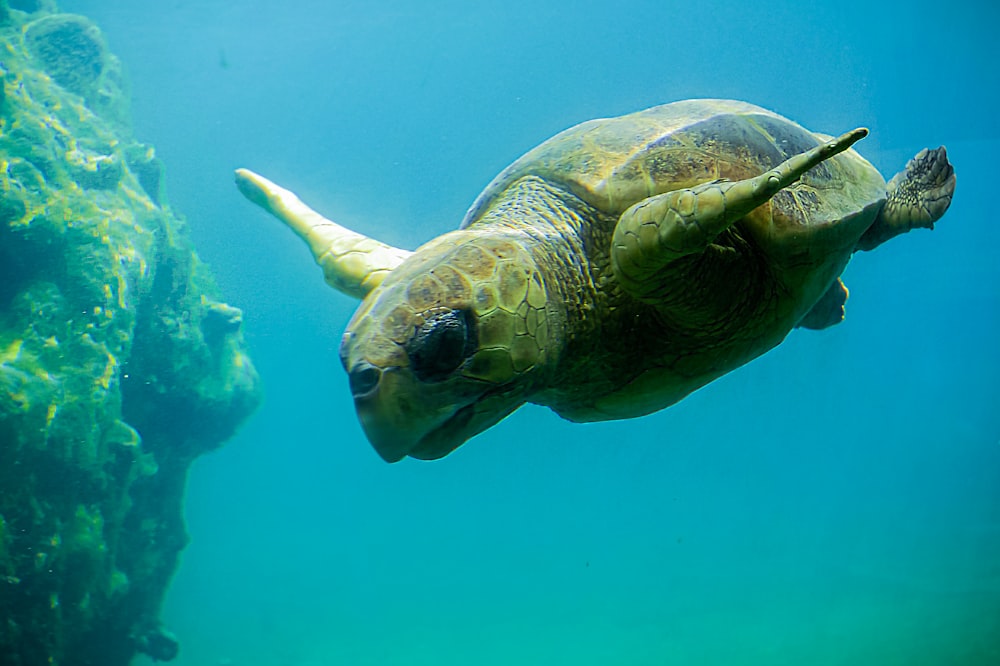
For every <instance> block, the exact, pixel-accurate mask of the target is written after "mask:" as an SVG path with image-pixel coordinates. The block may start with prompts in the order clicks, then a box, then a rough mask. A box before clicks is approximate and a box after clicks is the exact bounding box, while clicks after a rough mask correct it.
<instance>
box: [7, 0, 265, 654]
mask: <svg viewBox="0 0 1000 666" xmlns="http://www.w3.org/2000/svg"><path fill="white" fill-rule="evenodd" d="M0 43H3V44H4V54H3V58H2V59H0V83H2V87H0V90H2V94H0V609H2V611H3V612H2V613H0V655H2V659H0V661H2V663H3V664H4V665H5V666H35V665H37V664H56V665H61V666H78V665H79V666H82V665H84V664H101V665H103V666H115V665H118V664H127V663H128V662H129V661H130V660H131V658H132V657H133V656H134V655H135V654H136V652H137V651H144V652H146V653H148V654H150V655H151V656H153V657H154V658H156V659H158V660H167V659H170V658H172V657H173V656H174V655H175V654H176V652H177V641H176V639H174V638H173V637H172V636H171V634H170V633H169V632H168V631H167V630H166V629H164V628H163V627H161V626H160V622H159V618H158V615H159V608H160V604H161V601H162V598H163V594H164V592H165V590H166V587H167V585H168V583H169V581H170V577H171V575H172V574H173V571H174V569H175V567H176V565H177V556H178V553H179V552H180V550H181V549H183V547H184V546H185V544H186V541H187V535H186V532H185V529H184V524H183V520H182V514H181V502H182V499H183V491H184V484H185V480H186V475H187V470H188V467H189V465H190V463H191V462H192V461H193V460H194V458H195V457H197V456H198V455H200V454H202V453H204V452H205V451H208V450H211V449H213V448H215V447H217V446H219V445H221V443H222V442H223V441H224V440H225V439H226V438H228V437H229V436H231V435H232V434H233V432H234V431H235V429H236V428H237V427H238V425H239V424H240V423H241V422H242V421H243V420H244V419H245V418H246V416H247V415H248V414H249V413H250V412H251V411H252V410H253V409H254V408H255V407H256V405H257V403H258V401H259V387H258V379H257V375H256V373H255V371H254V369H253V365H252V364H251V362H250V360H249V358H248V357H247V355H246V352H245V349H244V345H243V340H242V337H241V333H240V324H241V313H240V311H239V310H237V309H236V308H233V307H230V306H228V305H225V304H224V303H222V302H221V301H220V298H219V295H218V293H217V290H216V287H215V285H214V283H213V281H212V278H211V276H210V275H209V274H208V272H207V270H206V268H205V266H204V265H203V264H202V263H201V262H200V261H199V260H198V257H197V256H196V255H195V253H194V251H193V249H192V246H191V243H190V241H189V239H188V236H187V233H186V230H185V225H184V221H183V220H182V219H181V218H180V217H178V216H177V215H176V214H175V213H173V212H172V211H171V210H170V209H169V207H168V205H167V202H166V198H165V196H164V192H163V165H162V164H161V163H160V161H159V160H158V159H156V157H155V154H154V153H153V150H152V149H151V148H150V147H148V146H145V145H142V144H139V143H137V142H135V141H134V140H133V139H132V138H131V136H130V131H129V129H128V125H127V123H128V111H127V109H128V107H127V99H126V98H125V96H124V94H123V92H122V91H123V89H124V85H123V83H122V77H121V69H120V67H119V66H118V63H117V60H116V59H115V58H114V56H112V55H111V54H110V53H108V51H107V48H106V46H105V43H104V40H103V38H102V36H101V33H100V31H99V30H98V29H97V27H96V26H94V25H93V24H92V23H91V22H90V21H89V20H87V19H86V18H84V17H81V16H73V15H67V14H60V13H58V11H57V10H56V8H55V6H54V4H53V3H52V2H51V0H41V1H40V2H30V1H28V0H20V1H14V0H0Z"/></svg>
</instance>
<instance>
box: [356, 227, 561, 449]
mask: <svg viewBox="0 0 1000 666" xmlns="http://www.w3.org/2000/svg"><path fill="white" fill-rule="evenodd" d="M546 305H547V298H546V289H545V283H544V278H543V276H542V274H541V273H540V272H539V270H538V267H537V266H536V264H535V262H534V260H533V259H532V257H531V255H530V253H529V252H528V250H526V249H525V248H524V246H523V245H522V244H520V243H518V242H516V240H515V239H514V238H509V237H503V236H484V235H482V234H481V233H476V232H472V231H456V232H452V233H449V234H445V235H444V236H441V237H439V238H437V239H435V240H433V241H431V242H430V243H428V244H426V245H424V246H423V247H421V248H420V249H418V250H417V252H416V253H414V254H413V255H412V256H411V257H410V258H408V259H407V260H406V261H405V262H403V263H402V264H401V265H400V266H398V267H397V268H395V269H394V270H393V271H392V272H391V273H390V274H389V275H388V276H387V277H386V278H385V280H384V282H382V284H381V285H380V286H379V287H377V288H375V289H374V290H373V291H371V293H369V294H368V295H367V297H365V299H364V301H363V302H362V304H361V307H360V308H359V309H358V311H357V312H356V313H355V315H354V317H353V318H352V319H351V322H350V323H349V324H348V326H347V331H346V333H345V334H344V338H343V342H342V343H341V349H340V355H341V360H342V361H343V363H344V367H345V369H346V370H347V372H348V376H349V378H350V385H351V391H352V393H353V394H354V401H355V406H356V408H357V412H358V417H359V418H360V420H361V424H362V426H363V428H364V430H365V433H366V434H367V435H368V438H369V440H370V441H371V443H372V444H373V446H374V447H375V449H376V451H378V453H379V455H381V456H382V457H383V458H384V459H385V460H387V461H390V462H394V461H396V460H399V459H401V458H403V457H404V456H407V455H410V456H413V457H415V458H422V459H433V458H440V457H442V456H444V455H447V454H448V453H450V452H451V451H453V450H454V449H455V448H457V447H458V446H459V445H461V444H462V443H463V442H465V441H466V440H467V439H469V438H470V437H472V436H473V435H476V434H478V433H480V432H482V431H483V430H485V429H487V428H489V427H490V426H492V425H494V424H495V423H497V422H498V421H500V420H501V419H503V418H504V417H505V416H507V415H508V414H510V413H511V412H512V411H514V410H515V409H517V408H518V407H519V406H520V405H521V404H523V403H524V401H525V398H526V396H527V394H528V393H529V392H530V391H531V389H532V387H533V386H534V385H536V384H537V382H538V380H539V378H540V376H541V375H542V374H543V372H544V368H545V367H546V364H547V362H549V361H550V360H551V353H550V345H549V337H550V336H549V324H548V316H547V313H546Z"/></svg>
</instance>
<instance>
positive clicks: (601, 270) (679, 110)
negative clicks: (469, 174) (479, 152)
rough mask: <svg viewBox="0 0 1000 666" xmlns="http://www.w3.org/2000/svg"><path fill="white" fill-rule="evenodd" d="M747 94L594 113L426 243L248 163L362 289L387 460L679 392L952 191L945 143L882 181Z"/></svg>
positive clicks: (774, 332)
mask: <svg viewBox="0 0 1000 666" xmlns="http://www.w3.org/2000/svg"><path fill="white" fill-rule="evenodd" d="M866 134H867V130H865V129H856V130H854V131H851V132H848V133H846V134H844V135H842V136H840V137H838V138H835V139H834V138H832V137H829V136H826V135H822V134H816V133H813V132H810V131H808V130H805V129H803V128H802V127H801V126H799V125H797V124H795V123H794V122H792V121H790V120H787V119H786V118H783V117H781V116H779V115H777V114H775V113H772V112H770V111H767V110H765V109H762V108H760V107H757V106H753V105H751V104H747V103H744V102H737V101H728V100H689V101H682V102H676V103H673V104H665V105H662V106H657V107H654V108H651V109H647V110H645V111H640V112H637V113H633V114H630V115H626V116H622V117H619V118H610V119H599V120H591V121H589V122H585V123H582V124H580V125H577V126H575V127H572V128H570V129H568V130H566V131H564V132H562V133H560V134H558V135H556V136H555V137H553V138H551V139H549V140H548V141H546V142H545V143H542V144H541V145H540V146H538V147H537V148H535V149H533V150H531V151H529V152H528V153H527V154H525V155H524V156H523V157H521V158H520V159H519V160H517V161H516V162H514V163H513V164H512V165H511V166H510V167H508V168H507V169H506V170H504V171H503V172H502V173H501V174H500V175H499V176H497V177H496V179H494V180H493V182H492V183H490V185H489V186H488V187H487V188H486V190H485V191H484V192H483V193H482V194H481V195H480V196H479V198H478V199H477V200H476V201H475V203H474V204H473V205H472V207H471V209H470V210H469V212H468V213H467V214H466V216H465V220H464V221H463V222H462V225H461V228H460V229H459V230H458V231H452V232H449V233H446V234H444V235H442V236H440V237H438V238H435V239H433V240H431V241H430V242H428V243H427V244H425V245H423V246H421V247H420V248H418V249H417V250H416V251H415V252H412V253H410V252H407V251H404V250H399V249H396V248H393V247H390V246H388V245H385V244H382V243H380V242H378V241H375V240H372V239H370V238H367V237H365V236H361V235H360V234H356V233H354V232H351V231H348V230H347V229H344V228H343V227H340V226H338V225H336V224H334V223H333V222H331V221H329V220H327V219H325V218H323V217H322V216H320V215H319V214H318V213H316V212H314V211H312V210H311V209H309V208H308V207H306V206H305V204H303V203H302V202H301V201H300V200H299V199H298V198H297V197H296V196H295V195H294V194H292V193H291V192H289V191H287V190H284V189H282V188H280V187H278V186H277V185H275V184H274V183H271V182H270V181H268V180H266V179H264V178H263V177H261V176H259V175H257V174H255V173H253V172H250V171H247V170H245V169H241V170H239V171H237V176H236V180H237V184H238V186H239V187H240V189H241V191H242V192H243V194H245V195H246V196H247V197H248V198H249V199H250V200H252V201H253V202H254V203H256V204H258V205H260V206H262V207H263V208H264V209H265V210H267V211H269V212H270V213H272V214H274V215H275V216H277V217H278V218H279V219H281V220H282V221H284V222H285V223H286V224H288V225H289V226H290V227H291V228H292V230H293V231H295V233H297V234H298V235H299V236H300V237H302V238H303V239H304V240H305V241H306V242H307V243H308V244H309V247H310V248H311V250H312V253H313V255H314V256H315V258H316V261H317V262H318V263H319V264H320V265H321V266H322V268H323V270H324V272H325V274H326V278H327V281H328V282H329V283H330V284H331V285H332V286H334V287H335V288H337V289H339V290H341V291H343V292H345V293H347V294H350V295H352V296H355V297H358V298H361V299H362V303H361V307H360V308H359V309H358V310H357V312H356V314H355V315H354V317H353V318H352V319H351V321H350V323H349V324H348V325H347V332H346V333H345V334H344V337H343V340H342V343H341V347H340V357H341V360H342V362H343V365H344V368H345V369H346V370H347V373H348V376H349V383H350V387H351V391H352V393H353V396H354V400H355V406H356V408H357V412H358V416H359V418H360V420H361V424H362V427H363V428H364V430H365V433H366V434H367V436H368V439H369V440H370V441H371V443H372V444H373V445H374V447H375V450H376V451H377V452H378V453H379V454H380V455H381V456H382V458H384V459H385V460H387V461H390V462H393V461H397V460H399V459H401V458H403V457H405V456H407V455H409V456H412V457H414V458H420V459H434V458H440V457H442V456H445V455H447V454H448V453H450V452H451V451H453V450H454V449H455V448H457V447H458V446H459V445H461V444H462V443H463V442H465V441H466V440H467V439H469V438H470V437H472V436H474V435H476V434H478V433H480V432H482V431H483V430H486V429H487V428H489V427H491V426H492V425H494V424H496V423H497V422H498V421H500V420H501V419H503V418H504V417H506V416H507V415H509V414H510V413H511V412H513V411H514V410H515V409H517V408H518V407H519V406H521V405H522V404H524V403H525V402H533V403H537V404H542V405H547V406H549V407H550V408H552V409H553V410H555V411H556V412H557V413H559V414H560V415H561V416H563V417H565V418H567V419H569V420H571V421H598V420H605V419H624V418H630V417H635V416H641V415H644V414H649V413H651V412H655V411H657V410H659V409H662V408H664V407H666V406H668V405H671V404H673V403H675V402H677V401H678V400H680V399H681V398H683V397H684V396H686V395H688V394H689V393H691V392H692V391H694V390H695V389H697V388H699V387H701V386H704V385H705V384H707V383H708V382H710V381H712V380H713V379H716V378H717V377H719V376H720V375H723V374H725V373H726V372H729V371H730V370H733V369H734V368H737V367H738V366H740V365H743V364H744V363H746V362H748V361H750V360H751V359H753V358H755V357H757V356H759V355H761V354H763V353H764V352H766V351H767V350H769V349H771V348H772V347H774V346H775V345H777V344H778V343H779V342H781V340H782V339H783V338H784V337H785V336H786V335H787V334H788V333H789V331H791V330H792V329H793V328H795V327H796V326H801V327H805V328H813V329H818V328H825V327H827V326H831V325H833V324H836V323H837V322H839V321H840V320H841V319H842V318H843V316H844V303H845V300H846V298H847V289H846V288H845V287H844V285H843V283H842V282H841V281H840V279H839V276H840V274H841V272H842V271H843V270H844V267H845V266H846V264H847V262H848V260H849V259H850V258H851V255H852V254H853V253H854V252H855V251H857V250H871V249H873V248H875V247H876V246H878V245H880V244H881V243H883V242H885V241H886V240H889V239H890V238H892V237H894V236H896V235H898V234H901V233H904V232H906V231H909V230H910V229H912V228H916V227H926V228H931V227H932V226H933V224H934V222H935V221H936V220H937V219H938V218H940V217H941V216H942V215H943V214H944V212H945V210H946V209H947V208H948V206H949V204H950V203H951V197H952V193H953V192H954V188H955V175H954V170H953V169H952V167H951V165H950V164H949V163H948V158H947V155H946V153H945V149H944V148H943V147H941V148H938V149H936V150H926V149H925V150H923V151H921V152H920V153H919V154H918V155H917V156H916V157H914V158H913V159H912V160H910V162H909V163H908V164H907V166H906V169H905V170H904V171H903V172H901V173H900V174H898V175H896V177H894V178H893V179H892V180H891V181H890V182H889V183H888V184H886V182H885V180H884V179H883V178H882V176H881V175H880V174H879V172H878V171H877V170H876V169H875V168H874V167H873V166H872V165H871V164H869V163H868V162H867V161H866V160H865V159H864V158H862V157H861V156H860V155H858V154H857V153H856V152H854V151H853V150H851V149H850V146H851V145H852V144H853V143H854V142H855V141H857V140H858V139H861V138H862V137H864V136H865V135H866Z"/></svg>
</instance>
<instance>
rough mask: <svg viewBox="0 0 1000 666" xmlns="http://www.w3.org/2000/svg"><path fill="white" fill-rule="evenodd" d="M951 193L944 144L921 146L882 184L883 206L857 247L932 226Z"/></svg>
mask: <svg viewBox="0 0 1000 666" xmlns="http://www.w3.org/2000/svg"><path fill="white" fill-rule="evenodd" d="M954 194H955V169H954V168H953V167H952V166H951V163H950V162H949V161H948V153H947V151H946V150H945V148H944V146H941V147H939V148H935V149H934V150H929V149H927V148H924V149H923V150H921V151H920V152H919V153H917V155H916V157H914V158H913V159H911V160H910V161H909V162H907V164H906V168H905V169H903V170H902V171H900V172H899V173H897V174H896V175H895V176H893V177H892V180H890V181H889V184H888V185H886V201H885V206H883V207H882V211H881V212H880V213H879V216H878V217H877V218H875V222H874V224H872V226H871V228H870V229H868V231H867V232H865V235H864V236H862V237H861V240H860V241H859V242H858V246H857V249H859V250H874V249H875V248H876V247H878V246H879V245H881V244H882V243H884V242H886V241H887V240H889V239H890V238H893V237H895V236H898V235H899V234H905V233H906V232H907V231H909V230H910V229H916V228H918V227H919V228H924V229H933V228H934V223H935V222H937V221H938V220H939V219H941V216H942V215H944V213H945V211H946V210H948V206H950V205H951V198H952V196H953V195H954Z"/></svg>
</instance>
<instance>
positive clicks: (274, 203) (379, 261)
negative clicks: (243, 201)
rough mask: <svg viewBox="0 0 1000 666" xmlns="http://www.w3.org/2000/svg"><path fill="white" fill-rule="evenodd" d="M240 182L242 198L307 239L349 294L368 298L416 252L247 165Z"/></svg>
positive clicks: (326, 271)
mask: <svg viewBox="0 0 1000 666" xmlns="http://www.w3.org/2000/svg"><path fill="white" fill-rule="evenodd" d="M236 186H237V187H238V188H239V190H240V192H242V193H243V196H245V197H246V198H247V199H249V200H250V201H252V202H254V203H255V204H257V205H258V206H260V207H261V208H263V209H264V210H266V211H267V212H269V213H270V214H271V215H274V216H275V217H276V218H278V219H279V220H281V221H282V222H284V223H285V224H287V225H288V227H289V228H290V229H291V230H292V231H294V232H295V234H296V235H297V236H298V237H299V238H301V239H302V240H304V241H305V242H306V244H307V245H309V249H310V250H311V251H312V254H313V257H315V259H316V263H317V264H319V265H320V268H322V269H323V276H324V277H325V278H326V282H327V284H329V285H330V286H331V287H333V288H334V289H336V290H338V291H341V292H343V293H345V294H347V295H348V296H353V297H355V298H364V297H365V295H366V294H367V293H368V292H370V291H371V290H372V289H374V288H375V287H377V286H378V285H379V284H381V283H382V280H384V279H385V276H386V275H388V274H389V273H390V272H392V271H393V270H394V269H395V268H396V267H397V266H399V265H400V264H401V263H403V261H404V260H405V259H406V258H407V257H409V256H410V255H411V254H413V253H412V252H409V251H407V250H401V249H399V248H396V247H392V246H391V245H386V244H385V243H382V242H379V241H377V240H375V239H373V238H369V237H368V236H363V235H361V234H359V233H357V232H354V231H351V230H350V229H346V228H344V227H342V226H340V225H339V224H337V223H336V222H332V221H330V220H328V219H326V218H325V217H323V216H322V215H320V214H319V213H317V212H316V211H314V210H313V209H312V208H310V207H309V206H307V205H305V204H304V203H302V200H301V199H299V198H298V197H297V196H295V194H294V193H293V192H290V191H288V190H286V189H285V188H283V187H279V186H278V185H275V184H274V183H272V182H271V181H269V180H268V179H267V178H264V177H263V176H260V175H258V174H256V173H254V172H253V171H250V170H249V169H238V170H237V171H236Z"/></svg>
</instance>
